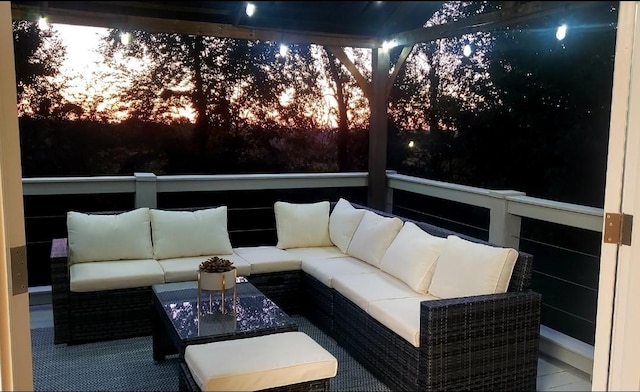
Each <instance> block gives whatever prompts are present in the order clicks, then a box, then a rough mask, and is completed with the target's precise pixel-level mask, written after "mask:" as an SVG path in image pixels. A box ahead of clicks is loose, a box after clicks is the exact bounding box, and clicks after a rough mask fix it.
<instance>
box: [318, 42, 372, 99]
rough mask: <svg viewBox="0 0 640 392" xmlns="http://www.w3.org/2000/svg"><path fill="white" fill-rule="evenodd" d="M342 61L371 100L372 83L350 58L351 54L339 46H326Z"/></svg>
mask: <svg viewBox="0 0 640 392" xmlns="http://www.w3.org/2000/svg"><path fill="white" fill-rule="evenodd" d="M325 48H326V49H327V50H328V51H330V52H331V53H332V54H333V55H334V56H336V58H337V59H338V60H340V62H341V63H342V64H343V65H344V66H345V67H346V68H347V70H348V71H349V73H350V74H351V76H353V77H354V79H355V80H356V82H357V83H358V86H360V88H361V89H362V91H364V95H365V97H367V99H368V100H369V102H371V99H372V97H371V85H370V83H369V81H368V80H367V78H365V77H364V76H363V75H362V73H360V70H359V69H358V67H356V65H355V64H354V63H353V62H352V61H351V60H350V59H349V56H347V54H346V53H345V52H344V49H342V48H341V47H337V46H325Z"/></svg>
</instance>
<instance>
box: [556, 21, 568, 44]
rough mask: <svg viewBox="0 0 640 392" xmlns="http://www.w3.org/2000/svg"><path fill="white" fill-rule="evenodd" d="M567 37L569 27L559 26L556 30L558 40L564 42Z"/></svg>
mask: <svg viewBox="0 0 640 392" xmlns="http://www.w3.org/2000/svg"><path fill="white" fill-rule="evenodd" d="M566 36H567V25H566V24H563V25H561V26H558V30H556V38H557V39H558V41H562V40H563V39H564V37H566Z"/></svg>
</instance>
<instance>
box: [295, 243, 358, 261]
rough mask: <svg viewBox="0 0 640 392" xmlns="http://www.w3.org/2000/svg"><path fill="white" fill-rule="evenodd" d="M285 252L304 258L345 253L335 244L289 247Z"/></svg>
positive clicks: (317, 257)
mask: <svg viewBox="0 0 640 392" xmlns="http://www.w3.org/2000/svg"><path fill="white" fill-rule="evenodd" d="M286 252H287V253H291V254H292V255H294V256H296V257H299V258H300V259H301V260H304V259H330V258H333V257H345V256H346V254H344V253H342V252H341V251H340V249H338V247H337V246H319V247H313V248H290V249H287V250H286Z"/></svg>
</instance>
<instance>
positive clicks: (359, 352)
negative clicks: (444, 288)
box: [51, 203, 541, 391]
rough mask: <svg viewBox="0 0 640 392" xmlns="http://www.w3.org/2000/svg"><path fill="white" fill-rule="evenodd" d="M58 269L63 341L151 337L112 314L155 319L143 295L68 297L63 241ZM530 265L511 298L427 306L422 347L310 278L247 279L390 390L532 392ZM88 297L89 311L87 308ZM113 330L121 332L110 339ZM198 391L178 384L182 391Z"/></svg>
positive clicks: (57, 310)
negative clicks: (332, 341) (330, 338)
mask: <svg viewBox="0 0 640 392" xmlns="http://www.w3.org/2000/svg"><path fill="white" fill-rule="evenodd" d="M333 204H334V205H335V203H333ZM356 207H358V208H367V207H364V206H357V205H356ZM372 211H374V212H377V213H379V214H381V215H385V216H394V215H392V214H389V213H385V212H382V211H378V210H372ZM400 218H401V219H403V220H404V221H411V220H408V219H404V218H402V217H400ZM411 222H414V223H416V224H417V225H418V226H419V227H421V228H422V229H423V230H425V231H426V232H428V233H430V234H433V235H437V236H441V237H446V236H447V235H450V234H454V235H458V236H460V237H461V238H465V239H468V240H471V241H475V242H479V243H486V242H484V241H481V240H478V239H475V238H471V237H468V236H464V235H460V234H457V233H454V232H452V231H449V230H445V229H442V228H439V227H437V226H433V225H429V224H426V223H423V222H417V221H411ZM51 262H52V266H51V270H52V297H53V307H54V326H55V342H56V343H62V342H71V343H75V342H80V341H83V340H86V339H89V340H91V339H95V338H98V337H100V338H105V337H108V338H113V337H115V336H120V335H127V334H131V333H133V334H138V333H141V331H143V330H144V328H145V327H140V326H134V327H131V326H129V325H124V324H123V323H114V322H113V318H111V317H112V316H113V314H114V312H115V311H114V309H115V307H118V306H119V307H121V309H120V311H121V312H122V313H118V317H123V318H126V316H125V313H126V314H129V315H131V316H132V317H134V318H135V317H136V316H134V315H133V314H134V313H135V314H137V315H140V314H144V315H145V317H146V316H147V315H148V313H145V312H141V311H140V308H139V307H135V306H132V305H133V304H140V306H143V305H142V304H144V303H145V301H147V297H146V294H145V293H146V288H142V289H138V290H113V291H106V292H99V293H95V294H91V293H70V292H69V272H68V267H67V259H66V240H64V239H58V240H54V241H53V243H52V251H51ZM532 262H533V256H532V255H530V254H527V253H524V252H520V253H519V255H518V259H517V260H516V264H515V266H514V269H513V273H512V276H511V280H510V282H509V289H508V292H507V293H504V294H491V295H483V296H475V297H465V298H454V299H443V300H433V301H425V302H423V303H422V305H421V318H420V320H421V321H420V342H421V344H420V347H419V348H416V347H414V346H413V345H411V344H410V343H409V342H407V341H406V340H405V339H403V338H401V337H400V336H398V335H397V334H396V333H394V332H393V331H391V330H389V329H388V328H387V327H385V326H384V325H382V324H380V323H379V322H378V321H376V320H374V319H373V318H372V317H370V316H369V315H368V314H367V313H366V312H365V311H363V310H362V309H360V308H359V307H358V306H356V305H354V304H353V303H351V301H349V300H348V299H346V298H345V297H344V296H342V295H341V294H340V293H338V292H336V291H335V290H333V289H331V288H329V287H327V286H325V285H324V284H323V283H321V282H319V281H318V280H316V279H315V278H314V277H312V276H310V275H307V274H306V273H303V272H301V271H287V272H279V273H271V274H259V275H251V276H250V277H249V280H250V282H251V283H253V284H254V285H255V286H256V287H258V289H259V290H260V291H262V292H263V293H264V294H265V295H267V296H268V297H269V298H271V299H272V300H273V301H274V302H275V303H276V304H278V305H279V306H280V307H281V308H283V309H285V311H286V312H291V313H296V312H297V311H298V310H300V311H301V313H303V314H304V315H305V316H306V317H308V318H309V319H310V320H311V321H313V322H314V323H315V324H316V325H318V326H319V327H320V328H321V329H323V330H324V331H325V332H326V333H328V334H329V335H330V336H333V337H335V339H336V341H338V343H339V344H340V345H342V346H343V347H344V348H346V349H347V350H348V351H349V353H350V354H351V355H352V356H353V357H354V358H356V359H357V360H358V361H359V362H360V363H362V364H363V365H364V366H365V367H367V369H369V370H370V371H371V372H372V373H373V374H375V375H376V376H377V377H379V379H380V380H381V381H383V382H384V383H386V384H387V385H388V386H389V387H390V388H391V389H392V390H410V391H418V390H419V391H445V390H491V391H515V390H524V391H526V390H529V391H533V390H535V389H536V376H537V364H538V346H539V339H540V306H541V296H540V294H538V293H535V292H532V291H530V290H529V282H530V279H531V270H532ZM85 294H87V295H86V296H85ZM149 295H150V294H149ZM94 296H95V298H94ZM85 299H86V301H87V302H88V305H85V304H84V303H83V302H84V301H85ZM101 301H102V302H101ZM149 301H150V300H149ZM301 304H304V306H301ZM136 306H137V305H136ZM150 307H151V306H150V305H149V309H150ZM78 312H79V313H78ZM129 312H130V313H129ZM72 314H73V317H71V315H72ZM92 316H93V317H92ZM143 324H145V325H146V323H143ZM110 328H113V329H114V330H113V331H110V332H109V329H110ZM129 328H132V330H130V329H129ZM92 329H93V330H94V331H90V330H92ZM96 331H98V332H96ZM100 331H103V332H100ZM146 332H147V333H149V332H150V331H146ZM182 376H183V375H182V374H181V377H182ZM183 384H184V385H183ZM196 388H197V387H196ZM196 388H193V387H192V386H189V384H188V380H186V381H184V380H182V378H181V389H184V390H197V389H196ZM327 388H328V385H327ZM304 390H309V389H304ZM321 390H325V389H321Z"/></svg>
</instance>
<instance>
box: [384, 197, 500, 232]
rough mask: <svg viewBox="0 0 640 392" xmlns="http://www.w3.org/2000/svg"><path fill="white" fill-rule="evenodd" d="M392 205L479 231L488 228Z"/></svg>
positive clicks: (485, 230)
mask: <svg viewBox="0 0 640 392" xmlns="http://www.w3.org/2000/svg"><path fill="white" fill-rule="evenodd" d="M394 207H396V208H399V209H401V210H406V211H410V212H413V213H416V214H418V215H422V216H428V217H430V218H434V219H439V220H442V221H445V222H449V223H454V224H457V225H460V226H464V227H468V228H471V229H475V230H480V231H482V232H485V233H488V232H489V230H488V229H485V228H483V227H479V226H474V225H471V224H468V223H463V222H459V221H456V220H453V219H449V218H444V217H441V216H438V215H433V214H429V213H427V212H422V211H418V210H415V209H413V208H409V207H403V206H400V205H397V204H396V205H395V206H394ZM400 215H401V214H400Z"/></svg>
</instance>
